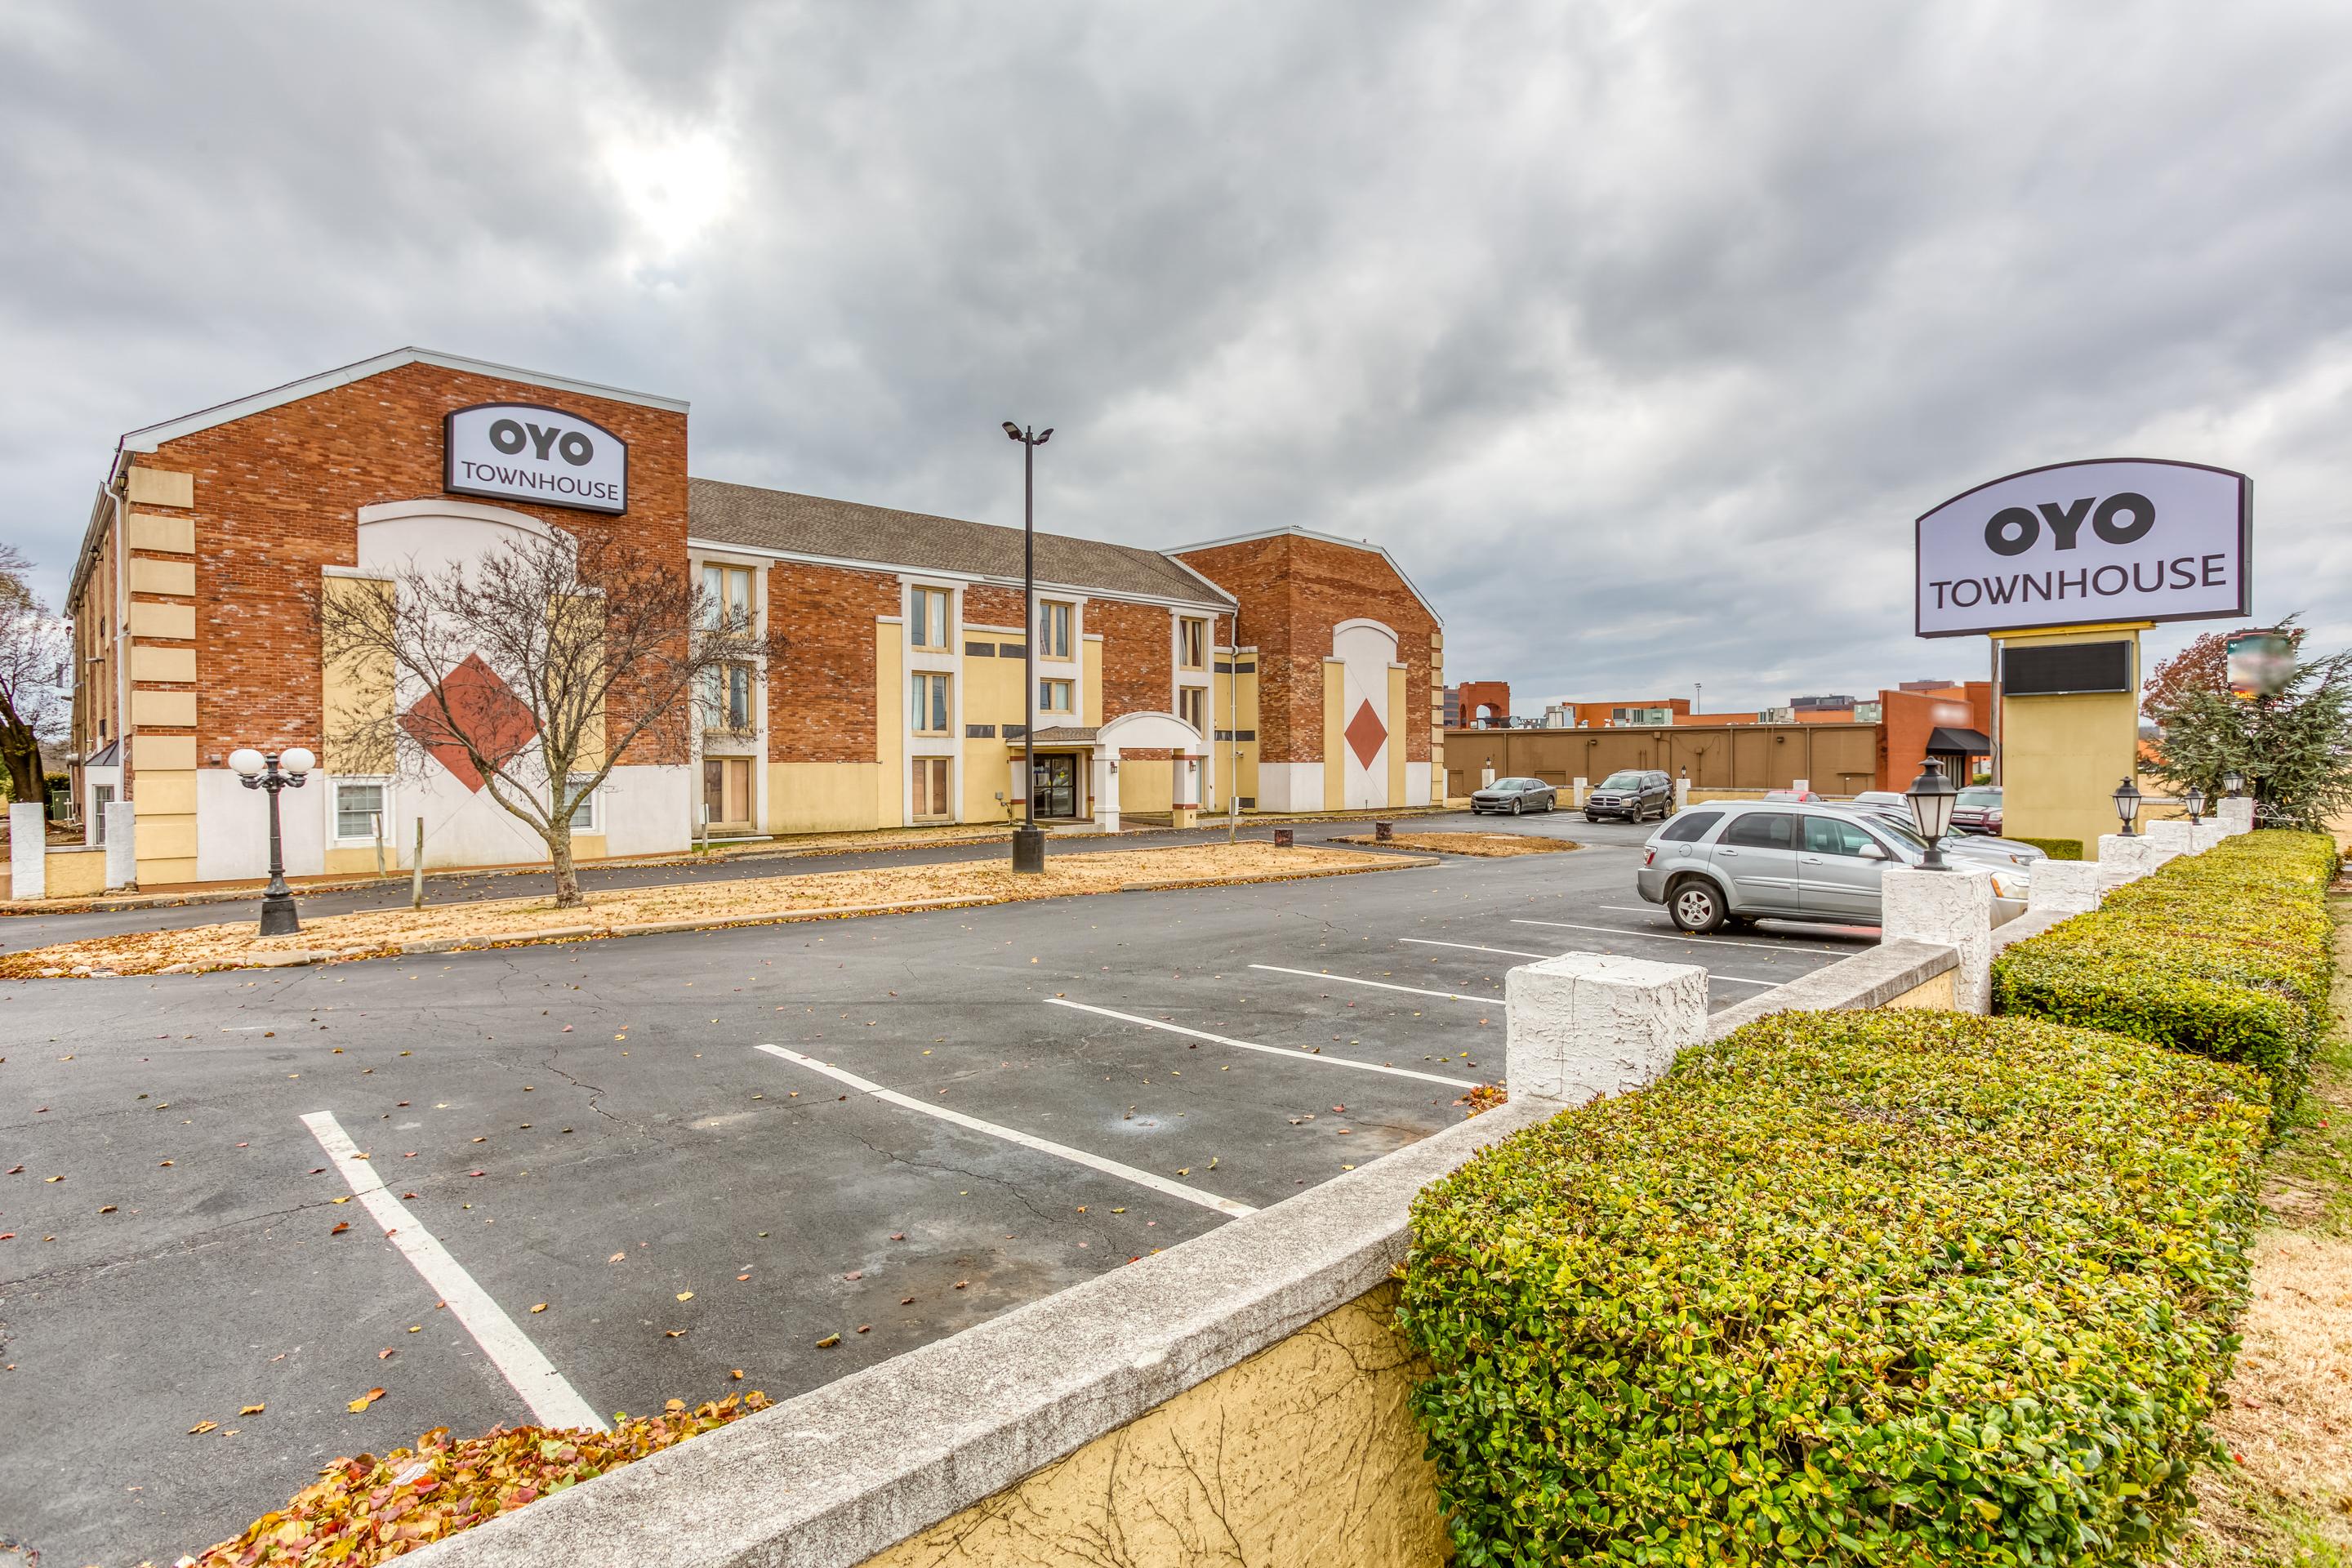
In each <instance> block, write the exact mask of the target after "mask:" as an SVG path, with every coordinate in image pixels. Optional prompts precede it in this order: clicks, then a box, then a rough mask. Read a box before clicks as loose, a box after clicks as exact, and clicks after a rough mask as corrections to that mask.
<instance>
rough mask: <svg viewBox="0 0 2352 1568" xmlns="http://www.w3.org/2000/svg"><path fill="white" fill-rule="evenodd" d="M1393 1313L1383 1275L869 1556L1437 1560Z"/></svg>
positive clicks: (1408, 1357) (1414, 1366)
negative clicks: (1253, 1350)
mask: <svg viewBox="0 0 2352 1568" xmlns="http://www.w3.org/2000/svg"><path fill="white" fill-rule="evenodd" d="M1395 1310H1396V1287H1395V1286H1394V1285H1393V1284H1382V1285H1381V1286H1380V1287H1379V1288H1378V1289H1374V1290H1372V1291H1371V1292H1370V1294H1368V1295H1366V1296H1363V1297H1360V1299H1358V1300H1355V1301H1353V1302H1350V1303H1349V1305H1347V1306H1345V1307H1342V1308H1340V1309H1339V1310H1337V1311H1334V1312H1331V1313H1329V1314H1328V1315H1326V1316H1324V1317H1322V1318H1319V1319H1318V1320H1317V1321H1314V1322H1312V1323H1310V1324H1308V1325H1307V1327H1306V1328H1304V1329H1302V1330H1300V1331H1298V1332H1297V1333H1295V1334H1293V1335H1291V1336H1290V1337H1289V1338H1288V1339H1286V1340H1283V1341H1281V1342H1279V1343H1276V1344H1274V1345H1271V1346H1269V1347H1268V1348H1266V1349H1265V1350H1263V1351H1260V1352H1258V1353H1257V1354H1256V1355H1255V1356H1252V1357H1251V1358H1250V1359H1249V1360H1247V1361H1245V1362H1243V1363H1241V1364H1240V1365H1238V1366H1234V1367H1229V1368H1227V1369H1226V1370H1225V1371H1223V1372H1222V1373H1218V1374H1217V1375H1216V1376H1214V1377H1213V1378H1210V1379H1209V1380H1208V1381H1207V1382H1205V1383H1203V1384H1200V1385H1199V1386H1198V1387H1195V1388H1192V1389H1190V1390H1188V1391H1187V1392H1185V1393H1183V1394H1179V1395H1178V1396H1177V1397H1176V1398H1174V1399H1171V1400H1170V1401H1169V1402H1168V1403H1167V1404H1165V1405H1160V1406H1159V1407H1158V1408H1157V1409H1155V1410H1153V1411H1151V1412H1150V1414H1148V1415H1144V1416H1141V1417H1140V1418H1139V1419H1137V1420H1135V1421H1132V1422H1129V1424H1128V1425H1127V1426H1122V1427H1120V1428H1119V1429H1118V1431H1116V1432H1110V1433H1107V1434H1105V1435H1104V1436H1100V1437H1097V1438H1096V1439H1095V1440H1094V1441H1093V1442H1091V1443H1088V1444H1087V1445H1086V1446H1085V1447H1082V1448H1080V1449H1078V1451H1077V1452H1076V1453H1074V1454H1072V1455H1070V1456H1069V1457H1068V1458H1065V1459H1062V1460H1059V1461H1058V1462H1056V1463H1055V1464H1052V1465H1048V1466H1047V1467H1046V1468H1044V1469H1042V1470H1039V1471H1038V1472H1037V1473H1036V1474H1034V1475H1033V1476H1031V1477H1029V1478H1028V1479H1025V1480H1024V1481H1021V1482H1020V1483H1018V1484H1017V1485H1015V1486H1013V1487H1010V1488H1007V1489H1005V1490H1003V1491H1001V1492H999V1493H997V1494H996V1495H995V1496H994V1497H992V1498H989V1499H987V1500H984V1501H982V1502H979V1503H976V1504H974V1505H973V1506H972V1507H971V1508H969V1509H966V1510H963V1511H962V1512H961V1513H959V1514H956V1515H955V1516H954V1517H952V1518H950V1519H947V1520H943V1521H940V1523H938V1524H936V1525H934V1526H932V1527H931V1528H930V1529H929V1530H927V1531H923V1532H922V1533H921V1534H919V1535H918V1536H915V1537H914V1538H912V1539H911V1540H908V1541H904V1542H900V1543H899V1544H898V1545H897V1546H894V1547H892V1548H890V1549H889V1550H887V1551H886V1552H881V1553H879V1554H877V1555H876V1556H873V1557H869V1558H867V1559H866V1568H950V1565H952V1568H1049V1565H1051V1568H1064V1565H1067V1564H1077V1563H1138V1564H1140V1563H1150V1564H1151V1565H1152V1568H1241V1565H1243V1564H1247V1565H1250V1568H1309V1565H1316V1568H1320V1565H1323V1564H1332V1565H1335V1568H1336V1565H1339V1564H1345V1565H1346V1568H1423V1565H1427V1564H1435V1563H1444V1562H1445V1561H1447V1559H1448V1556H1449V1552H1448V1551H1447V1547H1446V1542H1445V1532H1444V1525H1443V1523H1442V1522H1441V1521H1440V1520H1439V1517H1438V1511H1437V1484H1436V1475H1435V1472H1434V1471H1433V1468H1431V1467H1430V1465H1429V1464H1428V1463H1427V1462H1426V1461H1425V1460H1423V1458H1422V1436H1421V1430H1420V1428H1419V1427H1418V1426H1416V1425H1415V1424H1414V1422H1413V1418H1412V1411H1411V1410H1410V1409H1409V1408H1408V1407H1407V1405H1406V1404H1405V1399H1406V1396H1407V1394H1409V1393H1410V1392H1411V1391H1412V1384H1413V1383H1414V1381H1415V1379H1416V1378H1417V1377H1419V1376H1421V1375H1423V1372H1424V1369H1423V1367H1422V1366H1421V1365H1419V1364H1418V1363H1417V1362H1416V1361H1415V1360H1414V1358H1413V1357H1412V1352H1410V1351H1409V1350H1408V1349H1407V1348H1406V1346H1405V1343H1404V1342H1403V1340H1402V1338H1401V1337H1399V1335H1398V1333H1397V1331H1396V1329H1395V1327H1394V1313H1395Z"/></svg>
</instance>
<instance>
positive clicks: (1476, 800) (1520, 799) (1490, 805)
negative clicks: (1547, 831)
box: [1470, 779, 1559, 816]
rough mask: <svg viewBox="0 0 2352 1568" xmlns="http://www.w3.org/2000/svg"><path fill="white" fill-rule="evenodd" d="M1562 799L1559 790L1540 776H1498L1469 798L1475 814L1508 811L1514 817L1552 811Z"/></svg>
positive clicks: (1471, 808)
mask: <svg viewBox="0 0 2352 1568" xmlns="http://www.w3.org/2000/svg"><path fill="white" fill-rule="evenodd" d="M1558 804H1559V791H1558V790H1556V789H1554V788H1553V787H1552V786H1551V785H1549V784H1546V783H1544V782H1543V780H1541V779H1496V781H1495V782H1494V783H1493V784H1488V785H1487V786H1486V788H1484V789H1482V790H1479V791H1477V792H1476V793H1475V794H1474V795H1471V797H1470V811H1471V814H1472V815H1473V816H1475V815H1477V814H1478V813H1480V812H1484V811H1505V812H1508V813H1510V815H1512V816H1518V815H1519V814H1520V813H1521V812H1528V811H1549V810H1550V809H1551V808H1552V807H1553V806H1554V805H1558Z"/></svg>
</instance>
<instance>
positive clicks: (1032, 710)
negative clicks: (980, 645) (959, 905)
mask: <svg viewBox="0 0 2352 1568" xmlns="http://www.w3.org/2000/svg"><path fill="white" fill-rule="evenodd" d="M1004 433H1005V434H1006V435H1007V436H1010V437H1013V439H1014V440H1015V441H1018V442H1020V443H1021V622H1022V625H1023V626H1024V628H1025V629H1024V631H1023V633H1022V636H1021V712H1022V717H1023V719H1024V723H1023V724H1022V726H1021V826H1018V827H1016V828H1014V829H1013V869H1014V870H1015V871H1043V870H1044V869H1045V833H1044V832H1043V831H1041V830H1040V829H1039V827H1038V826H1037V779H1036V772H1037V448H1038V447H1042V446H1044V445H1045V443H1046V442H1048V441H1050V440H1052V439H1053V438H1054V430H1053V426H1046V427H1045V429H1043V430H1040V431H1036V432H1034V433H1033V432H1031V431H1027V430H1024V429H1023V428H1022V427H1021V426H1018V425H1015V424H1014V423H1013V421H1012V420H1010V419H1007V420H1006V421H1005V422H1004Z"/></svg>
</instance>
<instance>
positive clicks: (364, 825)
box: [335, 782, 384, 840]
mask: <svg viewBox="0 0 2352 1568" xmlns="http://www.w3.org/2000/svg"><path fill="white" fill-rule="evenodd" d="M383 793H384V792H383V784H344V783H341V782H339V783H337V784H336V785H335V837H337V838H343V839H353V838H356V839H361V840H368V839H373V838H374V837H377V836H378V835H379V834H380V833H381V832H382V828H383V814H384V802H383Z"/></svg>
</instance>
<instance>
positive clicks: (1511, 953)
mask: <svg viewBox="0 0 2352 1568" xmlns="http://www.w3.org/2000/svg"><path fill="white" fill-rule="evenodd" d="M1516 923H1517V924H1519V925H1536V926H1539V925H1550V924H1553V923H1555V922H1553V921H1517V922H1516ZM1573 929H1575V930H1577V931H1606V930H1607V929H1608V928H1607V927H1606V926H1577V927H1575V928H1573ZM1617 934H1618V935H1620V936H1638V935H1640V934H1641V933H1640V932H1638V931H1620V932H1618V933H1617ZM1397 940H1398V941H1399V942H1414V943H1417V944H1418V945H1420V946H1422V947H1458V948H1461V949H1463V950H1464V951H1465V952H1499V953H1501V954H1502V955H1503V956H1504V957H1506V958H1558V957H1559V956H1560V955H1559V953H1557V952H1520V951H1519V950H1518V949H1517V948H1516V947H1480V946H1479V945H1478V944H1477V943H1476V942H1436V941H1433V940H1432V939H1430V938H1428V937H1425V936H1405V937H1399V938H1398V939H1397ZM1253 967H1255V966H1253ZM1706 977H1707V978H1708V979H1709V980H1728V981H1730V982H1731V983H1732V984H1734V985H1761V986H1764V987H1765V988H1766V989H1768V990H1769V989H1771V988H1772V987H1775V986H1780V985H1785V984H1788V982H1787V981H1785V980H1751V979H1749V978H1748V976H1747V975H1745V974H1726V973H1723V972H1722V971H1721V970H1717V969H1710V970H1708V971H1707V972H1706ZM1324 978H1325V979H1328V980H1337V979H1338V978H1339V976H1338V975H1336V974H1332V975H1326V976H1324Z"/></svg>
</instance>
